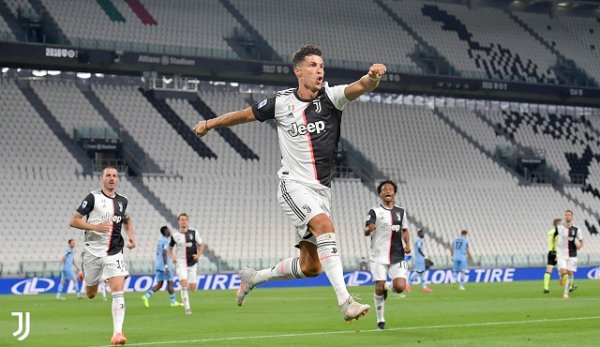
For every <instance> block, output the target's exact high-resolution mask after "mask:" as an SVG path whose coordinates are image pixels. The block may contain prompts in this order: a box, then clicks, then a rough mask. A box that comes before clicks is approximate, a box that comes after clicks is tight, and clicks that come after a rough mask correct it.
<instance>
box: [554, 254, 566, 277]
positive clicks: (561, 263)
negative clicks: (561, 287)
mask: <svg viewBox="0 0 600 347" xmlns="http://www.w3.org/2000/svg"><path fill="white" fill-rule="evenodd" d="M556 266H557V267H558V271H560V273H564V272H565V270H567V258H563V257H560V258H557V259H556Z"/></svg>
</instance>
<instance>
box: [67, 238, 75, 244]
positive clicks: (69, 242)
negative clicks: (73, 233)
mask: <svg viewBox="0 0 600 347" xmlns="http://www.w3.org/2000/svg"><path fill="white" fill-rule="evenodd" d="M71 241H75V239H69V241H67V245H70V244H71Z"/></svg>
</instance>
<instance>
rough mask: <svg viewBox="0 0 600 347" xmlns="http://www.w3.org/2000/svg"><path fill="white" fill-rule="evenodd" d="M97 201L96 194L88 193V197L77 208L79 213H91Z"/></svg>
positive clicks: (84, 214)
mask: <svg viewBox="0 0 600 347" xmlns="http://www.w3.org/2000/svg"><path fill="white" fill-rule="evenodd" d="M95 201H96V199H95V198H94V194H93V193H89V194H88V195H86V197H85V198H84V199H83V201H81V204H80V205H79V207H78V208H77V210H76V211H77V213H79V214H80V215H82V216H88V215H89V214H90V212H92V210H93V209H94V202H95ZM84 205H85V206H84ZM86 221H87V218H86Z"/></svg>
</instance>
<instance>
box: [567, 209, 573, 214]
mask: <svg viewBox="0 0 600 347" xmlns="http://www.w3.org/2000/svg"><path fill="white" fill-rule="evenodd" d="M567 212H569V213H571V214H574V213H573V210H566V211H565V213H567Z"/></svg>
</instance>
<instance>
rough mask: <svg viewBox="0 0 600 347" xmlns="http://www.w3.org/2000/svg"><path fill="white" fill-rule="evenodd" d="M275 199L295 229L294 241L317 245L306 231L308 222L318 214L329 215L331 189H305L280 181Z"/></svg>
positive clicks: (299, 184)
mask: <svg viewBox="0 0 600 347" xmlns="http://www.w3.org/2000/svg"><path fill="white" fill-rule="evenodd" d="M277 199H278V200H279V206H281V208H282V209H283V212H285V214H286V215H287V216H288V218H289V219H290V220H291V221H292V224H294V226H295V227H296V239H297V241H298V244H300V241H306V242H310V243H312V244H315V245H316V244H317V240H316V238H315V237H314V235H313V234H312V233H311V232H309V231H308V222H309V221H310V220H311V219H312V218H313V217H314V216H317V215H319V214H322V213H325V214H326V215H327V216H330V215H331V189H330V188H328V187H323V188H319V189H315V188H311V187H307V186H306V185H304V184H301V183H297V182H294V181H289V180H281V181H280V182H279V189H278V190H277Z"/></svg>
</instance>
